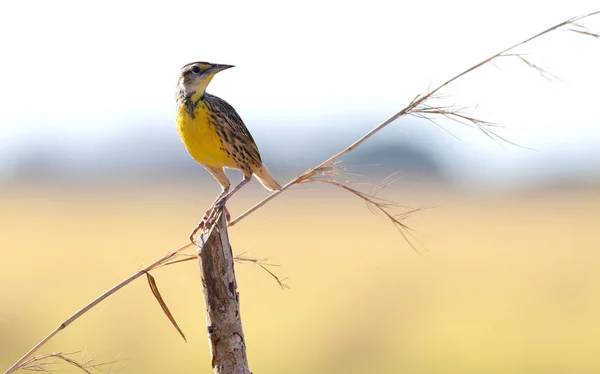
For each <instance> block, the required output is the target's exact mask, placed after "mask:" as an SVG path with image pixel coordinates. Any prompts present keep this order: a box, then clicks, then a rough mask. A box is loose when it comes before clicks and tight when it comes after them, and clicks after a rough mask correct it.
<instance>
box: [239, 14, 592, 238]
mask: <svg viewBox="0 0 600 374" xmlns="http://www.w3.org/2000/svg"><path fill="white" fill-rule="evenodd" d="M598 14H600V11H596V12H592V13H589V14H586V15H582V16H577V17H573V18H570V19H568V20H566V21H563V22H560V23H558V24H556V25H554V26H552V27H549V28H547V29H546V30H544V31H542V32H539V33H537V34H535V35H533V36H531V37H529V38H527V39H525V40H523V41H521V42H519V43H517V44H514V45H513V46H511V47H508V48H506V49H504V50H502V51H500V52H498V53H496V54H494V55H492V56H490V57H488V58H486V59H485V60H483V61H480V62H478V63H477V64H475V65H473V66H471V67H470V68H468V69H466V70H464V71H462V72H460V73H459V74H457V75H455V76H454V77H452V78H450V79H449V80H447V81H446V82H444V83H442V84H441V85H439V86H437V87H436V88H434V89H432V90H430V91H429V92H427V93H426V94H424V95H422V94H419V95H416V96H415V98H414V99H413V100H412V101H411V102H410V103H409V104H408V105H407V106H406V107H404V108H403V109H401V110H400V111H398V112H397V113H396V114H394V115H392V116H391V117H390V118H388V119H387V120H385V121H383V122H382V123H380V124H379V125H377V126H376V127H375V128H373V129H372V130H371V131H369V132H368V133H366V134H365V135H363V136H362V137H360V138H359V139H358V140H357V141H355V142H354V143H352V144H351V145H350V146H348V147H346V148H345V149H343V150H341V151H340V152H338V153H336V154H335V155H333V156H332V157H330V158H328V159H327V160H325V161H323V162H322V163H320V164H319V165H317V166H315V167H313V168H310V169H308V170H307V171H306V172H304V173H303V174H301V175H299V176H297V177H296V178H294V179H292V180H291V181H289V182H288V183H287V184H286V185H284V186H283V187H282V188H281V190H280V191H276V192H273V193H272V194H271V195H269V196H267V197H266V198H265V199H263V200H261V201H259V202H258V203H256V204H255V205H254V206H252V207H251V208H250V209H248V210H246V211H245V212H244V213H242V214H241V215H240V216H238V217H237V218H235V219H233V220H232V221H231V222H230V223H229V225H230V226H233V225H235V224H236V223H238V222H239V221H241V220H242V219H244V218H246V217H247V216H248V215H250V214H251V213H252V212H254V211H255V210H257V209H258V208H260V207H261V206H263V205H265V204H266V203H268V202H269V201H271V200H272V199H273V198H275V197H276V196H278V195H280V194H281V193H282V192H284V191H286V190H287V189H288V188H290V187H292V186H295V185H298V184H299V183H302V182H303V181H304V180H306V179H307V178H310V177H311V176H312V175H314V174H315V173H319V169H322V168H324V167H328V166H331V165H332V163H333V162H334V161H336V160H337V159H338V158H340V157H341V156H343V155H345V154H346V153H348V152H350V151H352V150H353V149H355V148H356V147H358V146H359V145H361V144H362V143H363V142H364V141H365V140H367V139H369V138H370V137H371V136H373V135H374V134H375V133H377V132H379V131H380V130H381V129H383V128H384V127H386V126H387V125H389V124H390V123H392V122H394V121H396V120H397V119H398V118H400V117H403V116H406V115H412V116H416V117H420V118H423V117H425V118H427V117H428V116H430V115H432V114H441V115H443V116H444V117H447V118H450V119H453V120H455V121H457V122H459V123H462V124H465V121H466V123H471V124H472V125H474V126H476V127H477V128H478V129H480V130H481V131H482V132H483V133H484V134H485V135H487V136H488V137H490V138H492V139H494V138H495V139H500V140H502V141H505V142H508V143H510V144H514V143H511V142H509V141H507V140H506V139H504V138H502V137H500V136H498V135H497V134H495V133H494V132H493V131H492V130H491V129H490V127H493V124H492V123H489V122H486V121H482V120H478V119H476V118H472V117H468V116H465V115H463V114H461V112H460V108H444V107H435V106H429V104H428V101H430V100H431V99H433V98H436V95H438V94H439V92H440V91H441V90H442V89H443V88H445V87H446V86H448V85H449V84H450V83H452V82H454V81H456V80H457V79H459V78H461V77H463V76H464V75H467V74H469V73H470V72H472V71H474V70H476V69H478V68H480V67H482V66H484V65H486V64H488V63H492V62H493V61H494V60H496V59H498V58H501V57H513V58H514V57H517V58H519V59H521V60H522V61H524V62H527V60H525V59H524V58H523V57H522V56H523V55H522V54H515V53H513V51H514V50H515V49H517V48H518V47H520V46H522V45H524V44H527V43H529V42H531V41H532V40H535V39H538V38H539V37H541V36H543V35H546V34H548V33H551V32H553V31H555V30H559V29H565V30H567V31H572V32H575V33H578V34H581V35H585V36H591V37H594V38H596V39H600V34H599V33H595V32H592V31H590V30H589V29H588V28H586V27H585V26H584V25H582V24H581V21H583V20H585V19H587V18H589V17H592V16H595V15H598ZM528 65H529V66H530V67H533V68H535V69H536V70H538V71H540V72H543V71H544V70H543V69H542V70H540V68H539V67H538V66H536V65H533V64H531V63H528ZM437 97H438V98H439V96H437Z"/></svg>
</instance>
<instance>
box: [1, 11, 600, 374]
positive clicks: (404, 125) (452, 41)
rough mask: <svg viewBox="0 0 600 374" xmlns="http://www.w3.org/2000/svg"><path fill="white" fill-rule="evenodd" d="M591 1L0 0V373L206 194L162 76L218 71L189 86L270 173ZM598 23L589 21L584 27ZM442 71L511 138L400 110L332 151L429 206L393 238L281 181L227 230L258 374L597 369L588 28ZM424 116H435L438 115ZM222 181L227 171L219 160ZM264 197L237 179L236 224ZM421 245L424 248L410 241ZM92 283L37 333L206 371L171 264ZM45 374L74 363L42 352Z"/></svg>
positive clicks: (178, 273)
mask: <svg viewBox="0 0 600 374" xmlns="http://www.w3.org/2000/svg"><path fill="white" fill-rule="evenodd" d="M597 5H598V4H597V2H594V1H574V2H564V3H561V4H553V5H552V7H551V8H548V7H547V5H546V4H545V3H543V2H534V1H518V2H517V1H504V2H495V3H489V2H473V1H467V0H459V1H454V2H442V1H433V2H422V3H419V2H404V3H400V2H392V1H371V2H368V3H364V2H363V3H349V2H339V3H336V2H328V1H319V2H313V1H304V2H286V3H284V2H275V1H252V2H216V1H212V2H204V1H196V2H180V1H179V2H178V1H173V2H168V3H166V2H165V3H162V4H156V3H151V2H141V1H131V2H111V1H107V2H102V3H100V2H98V3H88V2H77V1H73V2H68V1H56V2H42V1H34V2H21V3H16V2H13V3H8V2H4V3H2V4H1V5H0V35H2V37H1V39H0V40H1V48H2V55H3V58H2V59H1V60H0V67H1V69H0V82H1V85H0V107H1V109H0V194H1V195H0V251H1V252H0V254H1V255H2V261H0V284H2V286H1V287H0V367H3V368H8V366H9V365H10V364H11V363H12V362H14V361H15V360H16V359H17V358H18V357H20V356H21V355H22V354H23V353H24V352H25V351H26V350H28V349H29V348H30V347H31V346H32V345H33V344H34V343H35V342H37V341H38V340H39V339H41V338H42V337H43V336H45V334H46V333H47V332H49V331H50V330H51V329H53V328H54V327H55V326H56V325H58V324H59V323H60V322H61V321H62V320H64V319H65V318H66V317H68V316H69V315H70V314H71V313H72V312H74V311H75V310H77V309H78V308H80V307H81V306H83V305H85V303H87V302H89V301H90V300H91V299H93V298H94V297H96V296H97V295H99V294H100V293H101V292H103V291H104V290H106V289H107V288H109V287H110V286H112V285H114V284H115V283H117V282H118V281H120V280H121V279H123V278H125V277H126V276H128V275H129V274H131V273H132V272H134V271H136V270H137V269H138V268H139V266H140V265H141V264H148V263H150V262H151V261H153V260H154V259H156V258H158V257H160V256H162V255H163V254H164V253H165V252H166V251H168V250H170V249H173V248H175V247H179V246H180V245H182V244H184V243H185V242H186V240H187V236H188V234H189V231H190V230H191V229H192V228H193V227H194V225H195V223H196V222H197V221H198V219H199V218H200V217H201V216H202V214H203V212H204V209H205V208H206V207H207V206H208V205H209V204H210V203H211V202H212V200H213V199H214V197H215V195H216V194H217V193H218V191H219V189H218V186H217V184H216V182H214V181H213V180H212V177H210V175H209V174H208V173H206V172H205V171H204V170H203V169H202V168H201V167H200V166H198V165H196V164H195V163H194V161H192V160H191V159H190V158H189V156H188V155H187V154H186V152H185V150H184V148H183V146H182V145H181V144H180V141H179V139H178V138H177V135H176V132H175V126H174V119H173V118H174V85H175V81H176V78H177V74H178V71H179V68H180V67H181V66H182V65H184V64H185V63H187V62H190V61H196V60H207V61H211V62H219V63H228V64H235V65H237V67H236V68H235V69H231V70H228V71H227V72H224V73H222V74H219V75H218V76H217V77H216V78H215V79H214V80H213V83H212V84H211V86H210V88H209V91H210V92H212V93H214V94H217V95H219V96H222V97H224V98H225V99H227V100H228V101H229V102H230V103H231V104H233V105H234V106H235V108H236V109H237V110H238V112H239V113H240V114H241V116H242V117H243V118H244V120H245V122H246V124H247V126H248V127H249V128H250V130H251V131H252V133H253V135H254V138H255V139H256V142H257V143H258V145H259V147H260V149H261V152H262V154H263V158H264V161H265V163H266V164H267V165H268V166H269V168H270V169H271V171H272V172H273V174H274V175H275V176H276V177H277V178H278V179H279V180H280V181H281V182H284V181H286V180H289V179H290V178H291V177H293V176H294V175H297V174H299V173H301V172H303V171H304V170H306V169H307V168H308V167H310V166H312V165H314V164H316V163H318V162H320V161H322V160H323V159H325V158H327V157H328V156H330V155H331V154H333V153H334V152H337V151H339V150H340V149H342V148H344V147H345V146H347V145H349V144H350V143H351V142H352V141H354V140H356V139H357V138H358V137H360V136H361V135H362V134H363V133H365V132H366V131H368V130H369V129H370V128H372V127H374V126H375V125H377V124H378V123H379V122H381V121H382V120H384V119H386V118H387V117H388V116H390V115H391V114H393V113H394V112H396V111H398V110H399V109H401V108H402V107H403V106H405V105H406V104H407V103H408V102H409V101H410V100H411V99H412V98H413V97H414V96H415V95H416V94H418V93H422V92H424V91H425V90H426V89H427V88H428V87H433V86H435V85H437V84H439V83H441V82H443V81H444V80H446V79H447V78H449V77H451V76H452V75H454V74H456V73H458V72H460V71H461V70H464V69H465V68H467V67H468V66H470V65H472V64H474V63H475V62H477V61H479V60H481V59H483V58H485V57H487V56H489V55H491V54H493V53H495V52H497V51H499V50H501V49H502V48H505V47H507V46H509V45H511V44H513V43H514V42H517V41H519V40H522V39H523V38H525V37H527V36H530V35H532V34H534V33H537V32H538V31H540V30H543V29H545V28H547V27H548V26H550V25H553V24H555V23H558V22H560V21H562V20H564V19H567V18H569V17H571V16H575V15H579V14H583V13H588V12H590V11H594V10H597V9H595V8H597ZM586 25H588V26H589V27H590V29H591V30H593V31H600V20H599V19H595V20H594V19H590V21H589V22H587V23H586ZM518 51H519V52H521V53H527V55H526V58H527V59H529V60H530V61H531V62H533V63H535V64H537V65H539V66H541V67H543V68H545V69H546V70H547V71H548V72H550V73H551V74H553V75H554V76H556V77H557V78H551V79H545V78H544V77H542V76H540V74H538V73H537V72H536V71H535V70H533V69H531V68H528V67H527V66H526V65H525V64H524V63H523V62H521V61H519V60H517V59H510V58H505V59H501V60H498V61H497V62H496V64H495V66H491V65H490V66H487V67H485V68H483V69H481V70H479V71H477V72H474V73H473V74H470V75H468V76H467V77H465V78H464V79H461V80H460V81H458V82H456V84H453V85H451V86H449V87H448V88H447V89H446V90H445V91H444V92H443V93H444V94H445V95H446V97H447V98H448V101H446V103H450V104H457V105H464V106H467V107H468V108H469V109H468V111H469V113H472V114H474V115H475V116H477V117H479V118H482V119H487V120H490V121H494V122H497V123H499V124H502V125H503V126H505V127H504V128H499V129H498V130H497V132H498V134H500V135H501V136H503V137H505V138H507V139H509V140H511V141H513V142H515V143H518V144H520V145H522V146H524V147H528V148H533V149H535V150H529V149H526V148H523V147H517V146H513V145H510V144H506V143H503V142H501V141H500V142H495V141H492V140H490V139H489V138H487V137H486V136H485V135H483V134H482V133H481V132H479V131H477V130H474V129H471V128H467V127H465V126H461V125H459V124H456V123H452V122H448V121H444V120H440V121H439V122H438V124H439V125H440V126H441V127H443V128H440V127H438V126H436V125H435V124H432V123H430V122H428V121H424V120H417V119H414V118H403V119H401V120H399V121H397V122H395V123H393V124H392V125H390V126H389V127H388V128H386V129H384V130H383V131H381V132H380V133H379V134H377V135H376V136H374V137H373V138H371V139H370V140H369V141H368V142H366V143H365V144H364V145H362V146H361V147H359V148H357V149H356V150H355V151H353V152H352V153H351V154H349V155H348V156H347V157H345V158H344V163H345V165H347V166H348V167H349V168H350V169H349V172H350V173H352V174H357V175H353V176H352V179H354V180H357V181H361V182H364V183H365V184H364V185H357V186H358V187H361V188H363V187H364V190H368V189H369V188H370V187H369V185H368V184H369V183H377V181H379V180H380V179H381V178H384V177H385V176H386V175H389V174H390V173H393V172H398V171H399V172H400V174H399V180H398V181H397V182H396V183H395V184H394V185H393V186H391V187H389V188H387V189H386V190H385V191H384V192H383V193H384V195H383V196H384V197H385V198H388V199H391V200H393V201H396V202H398V203H400V204H402V205H405V206H408V207H414V208H419V207H431V208H432V209H427V210H424V211H422V212H420V213H418V214H416V215H414V216H413V217H411V218H410V219H409V220H408V221H407V223H408V224H409V225H410V226H411V227H412V228H413V229H414V230H415V232H414V235H415V237H416V238H417V239H418V241H419V242H420V243H421V244H422V247H420V248H421V249H422V250H421V255H418V254H417V253H415V252H414V251H413V250H412V249H411V248H410V246H409V245H408V244H407V243H406V242H405V241H404V240H403V238H402V237H401V236H400V234H399V233H398V232H397V231H396V230H395V229H394V228H393V226H391V225H390V224H389V223H388V222H386V220H385V219H384V218H383V217H381V216H377V215H372V214H371V213H369V211H368V210H367V209H366V208H365V206H364V203H362V202H361V201H359V200H357V199H356V198H355V197H353V196H351V195H348V194H345V193H344V192H343V191H339V190H335V189H332V188H327V187H324V186H316V185H313V186H311V185H306V186H302V187H298V188H294V189H293V190H290V191H288V192H286V193H285V194H284V195H282V196H280V197H278V198H277V199H275V200H273V201H272V202H270V203H269V204H267V205H265V206H264V207H263V208H261V209H260V210H259V211H257V212H255V213H254V214H253V215H251V216H249V217H248V218H246V219H245V220H243V221H241V222H240V223H239V224H238V225H236V226H235V227H233V228H232V229H231V231H230V236H231V240H232V243H233V247H234V250H235V252H236V253H237V254H240V253H244V252H246V254H247V255H249V256H254V257H259V258H269V259H270V260H269V261H270V262H271V263H274V264H278V265H279V266H278V267H273V268H272V270H273V271H274V272H275V273H276V274H278V275H279V276H281V277H282V278H287V280H286V283H287V284H288V285H289V286H290V287H291V288H290V289H289V290H285V291H282V290H281V289H280V288H279V287H278V286H277V284H276V283H275V282H274V281H273V279H272V278H271V277H270V276H269V275H268V274H267V273H265V272H264V271H262V270H261V269H260V268H259V267H257V266H253V265H249V264H240V265H238V266H237V268H236V271H237V275H238V282H239V288H240V292H241V301H242V316H243V322H244V329H245V333H246V340H247V345H248V355H249V359H250V364H251V369H252V370H253V372H256V373H282V372H284V373H332V372H334V373H373V372H389V373H434V374H436V373H440V374H441V373H458V372H460V373H482V372H485V373H591V372H598V371H599V370H600V358H599V357H600V356H599V355H598V349H599V348H598V347H600V317H599V316H600V277H599V276H598V268H599V267H600V251H599V250H600V239H598V236H597V227H598V224H599V223H600V213H599V212H600V152H599V151H598V149H599V147H600V111H598V110H597V109H598V93H597V88H598V86H599V84H600V73H598V68H597V66H598V61H600V42H599V41H598V40H594V39H593V38H590V37H586V36H582V35H576V34H574V33H569V32H565V31H559V32H556V33H554V34H552V35H549V36H547V37H545V38H544V39H540V40H539V41H536V42H534V43H532V44H530V45H528V46H526V47H523V48H521V49H519V50H518ZM444 130H446V131H444ZM230 175H231V176H232V178H233V179H238V178H240V175H239V174H238V173H236V172H232V173H230ZM264 196H266V192H265V191H264V190H262V189H261V188H260V186H259V185H258V183H256V182H253V183H252V184H251V185H250V186H248V187H247V188H245V189H244V190H243V192H241V193H239V194H238V195H236V197H235V198H234V199H233V200H232V201H231V202H230V203H229V209H230V210H231V212H232V214H233V215H234V216H235V215H237V214H240V213H241V212H243V211H244V210H245V209H246V208H248V207H250V206H251V205H252V204H254V203H255V202H257V201H259V200H260V199H261V198H263V197H264ZM425 248H426V249H425ZM155 277H156V279H157V282H158V286H159V288H160V290H161V292H162V294H163V297H164V298H165V299H166V301H167V303H168V304H169V306H170V308H171V310H172V312H173V314H174V316H175V317H176V319H177V320H178V322H179V324H180V326H181V327H182V329H183V331H184V332H185V333H186V335H187V337H188V343H184V342H183V341H182V340H181V338H180V337H179V336H178V335H177V333H176V331H175V330H174V329H173V328H172V327H171V326H170V324H169V322H168V321H167V319H166V318H165V317H164V315H163V314H162V311H161V310H160V308H159V306H158V305H157V303H156V301H155V300H154V299H153V297H152V295H151V293H150V291H149V289H148V286H147V284H146V282H145V281H144V280H140V281H137V282H136V283H134V284H132V285H131V286H129V287H127V288H125V289H123V290H122V291H120V292H119V293H118V294H116V295H115V296H114V297H111V298H109V299H108V300H106V301H105V302H104V303H102V304H101V305H100V306H98V307H97V308H95V309H94V310H92V311H91V312H90V313H89V314H87V315H85V316H84V317H83V318H81V319H80V320H78V321H77V322H76V323H74V324H73V325H72V326H71V327H69V328H68V329H67V330H65V331H64V332H62V333H61V334H60V335H59V336H58V337H57V338H56V339H55V340H53V341H52V342H51V343H50V344H48V345H47V346H46V347H45V348H43V349H42V351H41V353H45V352H52V351H63V352H67V351H75V350H80V349H86V357H94V356H95V357H97V359H98V360H99V361H110V360H112V359H114V358H115V357H117V356H118V357H119V361H118V363H117V364H115V366H114V367H113V369H116V368H119V367H121V368H122V371H121V372H127V373H139V372H144V373H164V372H177V373H199V372H201V373H209V372H211V370H210V365H209V352H208V345H207V341H206V333H205V317H204V304H203V300H202V293H201V284H200V280H199V274H198V269H197V267H196V265H195V263H193V262H189V263H184V264H180V265H176V266H174V267H168V268H164V269H160V270H158V271H157V272H156V273H155ZM57 368H60V369H61V370H64V372H76V369H74V368H71V367H68V366H58V367H57Z"/></svg>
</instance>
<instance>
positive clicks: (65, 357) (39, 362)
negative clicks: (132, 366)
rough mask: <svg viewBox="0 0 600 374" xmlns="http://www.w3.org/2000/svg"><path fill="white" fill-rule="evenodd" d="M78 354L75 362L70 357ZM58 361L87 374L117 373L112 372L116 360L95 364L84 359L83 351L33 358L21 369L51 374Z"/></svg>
mask: <svg viewBox="0 0 600 374" xmlns="http://www.w3.org/2000/svg"><path fill="white" fill-rule="evenodd" d="M80 352H81V353H82V354H81V358H80V359H79V360H75V359H74V358H72V357H71V356H74V355H75V354H77V353H80ZM59 361H62V362H65V363H67V364H69V365H71V366H74V367H76V368H78V369H80V370H81V371H83V372H84V373H87V374H93V373H95V372H104V373H107V374H115V373H116V372H117V371H119V370H118V369H117V370H114V371H113V370H112V367H113V365H114V364H115V363H117V362H118V359H115V360H112V361H106V362H97V361H96V359H95V358H88V359H86V358H85V351H76V352H69V353H62V352H55V353H49V354H43V355H38V356H34V357H31V358H30V359H28V360H27V361H25V362H24V363H23V366H22V367H21V369H23V370H27V371H36V372H43V373H53V372H55V371H56V370H55V369H53V367H54V366H56V365H57V364H58V362H59Z"/></svg>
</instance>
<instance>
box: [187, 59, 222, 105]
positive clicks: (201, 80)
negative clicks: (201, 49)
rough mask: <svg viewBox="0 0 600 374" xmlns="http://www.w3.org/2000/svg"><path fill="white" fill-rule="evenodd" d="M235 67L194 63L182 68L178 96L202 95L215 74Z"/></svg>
mask: <svg viewBox="0 0 600 374" xmlns="http://www.w3.org/2000/svg"><path fill="white" fill-rule="evenodd" d="M232 67H233V65H222V64H211V63H209V62H192V63H189V64H187V65H185V66H184V67H182V68H181V74H180V75H179V80H178V82H177V91H178V96H179V95H181V96H183V97H191V96H193V95H194V94H196V93H197V94H200V95H202V94H203V93H204V90H206V87H207V86H208V84H209V83H210V81H211V80H212V79H213V77H214V76H215V74H217V73H218V72H220V71H223V70H225V69H229V68H232Z"/></svg>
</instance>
